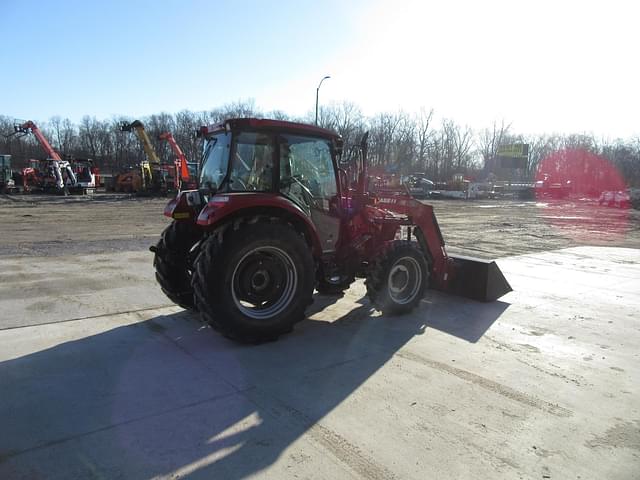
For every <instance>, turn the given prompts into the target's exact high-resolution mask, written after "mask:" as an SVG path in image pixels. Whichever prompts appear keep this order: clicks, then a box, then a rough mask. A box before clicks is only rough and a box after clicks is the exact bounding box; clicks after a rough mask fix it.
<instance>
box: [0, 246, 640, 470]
mask: <svg viewBox="0 0 640 480" xmlns="http://www.w3.org/2000/svg"><path fill="white" fill-rule="evenodd" d="M126 256H127V258H126V259H124V260H120V262H119V263H121V264H122V266H123V267H125V268H127V266H131V265H134V266H135V268H133V269H130V268H127V269H126V272H127V273H123V272H124V270H123V269H122V268H120V269H117V268H104V267H106V266H109V267H112V266H113V265H112V264H111V263H109V262H106V260H107V259H101V257H99V256H87V257H77V258H71V257H53V258H48V259H46V261H42V259H38V258H21V259H19V260H18V259H11V258H8V259H7V258H5V259H0V267H1V268H0V271H1V272H3V273H2V274H0V311H1V312H2V314H1V317H0V321H1V324H2V326H3V327H2V328H5V330H3V331H0V345H2V347H1V348H0V392H2V393H1V395H0V432H1V434H0V478H3V479H4V478H7V479H12V478H30V479H31V478H47V479H50V478H60V479H63V478H64V479H68V478H127V479H129V478H179V477H184V476H187V477H189V478H224V479H233V478H249V477H256V478H273V479H276V478H277V479H280V478H318V479H325V478H367V479H369V478H371V479H387V478H415V479H424V478H435V479H439V478H442V479H449V478H489V477H490V478H493V479H496V478H504V479H512V478H527V479H529V478H531V479H541V478H562V479H566V478H581V479H587V478H599V479H602V478H607V479H631V478H637V472H638V471H640V411H639V410H640V401H639V399H640V397H639V392H638V386H639V385H640V373H639V372H640V369H639V368H638V367H639V366H640V323H639V322H638V320H639V319H638V313H637V312H638V311H640V308H639V307H640V288H639V287H638V285H640V250H635V249H615V248H602V247H600V248H595V247H593V248H592V247H578V248H570V249H566V250H561V251H554V252H547V253H541V254H533V255H524V256H520V257H512V258H506V259H503V260H501V261H500V262H499V265H500V267H501V268H502V269H503V271H504V273H505V275H506V276H507V278H508V280H509V281H510V283H511V285H512V286H513V288H514V290H515V291H514V292H512V293H510V294H508V295H507V296H505V297H503V298H502V299H501V301H499V302H493V303H489V304H479V303H476V302H472V301H467V300H464V299H459V298H455V297H450V296H447V295H444V294H439V293H437V292H432V293H430V294H429V296H428V298H427V299H425V301H424V302H423V305H422V307H421V308H420V309H419V310H418V311H417V312H416V313H414V314H412V315H409V316H405V317H397V318H389V317H382V316H380V315H379V314H378V313H377V312H373V311H371V309H370V308H369V304H368V302H367V301H366V300H365V299H364V298H363V295H364V286H363V285H362V283H358V284H356V285H354V287H353V288H352V289H350V291H349V292H348V294H347V295H346V296H345V297H344V298H342V299H340V300H339V301H337V302H336V301H335V298H331V297H320V296H317V297H316V302H315V303H314V305H313V306H312V312H310V313H311V314H312V315H311V318H310V319H309V320H307V321H304V322H302V323H301V324H300V325H299V326H298V327H297V328H296V329H295V331H294V332H293V334H291V335H288V336H286V337H283V338H282V339H281V340H280V341H278V342H275V343H270V344H265V345H261V346H251V347H249V346H239V345H236V344H234V343H232V342H229V341H227V340H225V339H223V338H221V337H220V336H219V335H217V334H216V333H215V332H212V331H211V330H210V329H209V328H207V327H205V326H203V325H202V324H201V323H200V322H199V320H198V319H197V318H194V317H193V316H192V315H190V314H188V313H186V312H184V311H182V310H181V309H180V308H177V307H173V306H171V307H166V306H164V305H167V304H168V301H167V300H166V299H165V298H164V297H163V296H162V295H161V294H160V293H159V289H158V288H157V287H156V285H155V284H154V281H153V275H152V270H151V267H150V254H148V253H146V252H139V253H137V252H129V253H126ZM100 260H105V262H106V263H105V262H103V261H100ZM87 264H91V265H94V266H95V270H92V272H91V274H90V275H88V276H86V277H85V275H84V273H83V272H86V270H85V269H84V267H83V265H84V266H86V265H87ZM14 267H19V268H20V269H21V270H19V271H18V272H14V271H13V268H14ZM62 272H67V273H70V275H62ZM19 273H22V276H21V275H20V274H19ZM67 278H71V280H69V282H70V283H66V282H67ZM85 278H86V281H84V282H83V281H82V279H85ZM70 287H72V288H70ZM61 298H62V299H63V301H60V299H61ZM34 304H37V305H40V307H34V306H33V305H34ZM45 307H46V308H45ZM113 312H119V313H113Z"/></svg>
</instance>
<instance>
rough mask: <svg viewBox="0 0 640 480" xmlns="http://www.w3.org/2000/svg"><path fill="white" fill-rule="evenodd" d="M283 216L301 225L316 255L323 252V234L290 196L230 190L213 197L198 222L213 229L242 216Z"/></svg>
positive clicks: (298, 225)
mask: <svg viewBox="0 0 640 480" xmlns="http://www.w3.org/2000/svg"><path fill="white" fill-rule="evenodd" d="M255 215H267V216H274V217H283V218H285V219H286V220H287V221H289V222H291V223H293V224H294V225H296V226H297V227H298V228H300V229H301V230H302V231H303V233H304V234H305V238H306V239H307V242H308V243H309V244H310V246H311V248H312V250H313V254H314V256H319V255H320V254H321V253H322V246H321V243H320V236H319V235H318V232H317V230H316V227H315V225H314V224H313V222H312V221H311V219H310V218H309V217H308V216H307V215H306V214H305V213H304V211H303V210H302V209H301V208H300V207H298V206H297V205H296V204H295V203H293V202H292V201H291V200H289V199H288V198H286V197H284V196H281V195H274V194H270V193H253V192H251V193H248V192H241V193H240V192H238V193H227V194H219V195H215V196H213V197H212V198H211V199H210V200H209V202H208V203H207V204H206V205H205V206H204V208H203V209H202V210H201V211H200V214H199V215H198V219H197V224H198V225H199V226H200V227H202V228H204V229H206V230H208V231H210V230H214V229H216V228H218V227H220V226H221V225H222V224H223V223H227V222H228V221H230V220H234V219H236V218H239V217H250V216H255Z"/></svg>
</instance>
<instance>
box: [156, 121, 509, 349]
mask: <svg viewBox="0 0 640 480" xmlns="http://www.w3.org/2000/svg"><path fill="white" fill-rule="evenodd" d="M199 134H200V135H201V136H202V137H203V138H204V155H203V159H202V162H201V164H200V175H199V184H198V189H196V190H187V191H181V192H179V193H178V195H177V196H176V198H175V199H173V200H172V201H170V202H169V204H168V205H167V206H166V208H165V215H166V216H168V217H170V218H172V219H173V222H172V223H171V224H170V225H169V226H168V227H167V228H166V229H165V231H164V232H163V233H162V236H161V239H160V240H159V242H158V243H157V244H156V245H155V246H153V247H152V248H151V250H152V251H153V252H154V254H155V255H154V266H155V269H156V278H157V280H158V282H159V284H160V286H161V288H162V290H163V291H164V292H165V294H166V295H167V296H168V297H169V298H170V299H171V300H172V301H174V302H175V303H177V304H178V305H181V306H182V307H184V308H187V309H190V310H193V311H198V312H199V313H200V315H201V316H202V318H203V320H205V321H206V322H208V323H209V324H210V325H211V326H212V327H213V328H215V329H217V330H218V331H219V332H221V333H222V334H223V335H225V336H227V337H230V338H232V339H235V340H238V341H241V342H250V343H259V342H263V341H267V340H273V339H275V338H277V337H278V336H279V335H281V334H284V333H287V332H289V331H291V330H292V329H293V327H294V326H295V324H296V323H297V322H298V321H300V320H302V319H303V318H304V316H305V310H306V308H307V306H308V305H309V304H310V303H311V302H312V294H313V291H314V289H315V290H317V291H318V292H319V293H321V294H322V293H328V294H340V293H341V292H343V291H344V290H346V289H347V288H349V286H350V285H351V283H352V282H353V281H354V280H355V279H356V278H364V279H365V284H366V288H367V294H368V297H369V299H370V300H371V302H372V305H373V306H374V307H375V308H377V309H379V310H381V311H382V312H383V313H384V314H391V315H398V314H404V313H408V312H410V311H412V310H414V309H415V308H416V307H417V306H418V305H419V304H420V302H421V300H422V298H423V297H424V295H425V292H426V290H427V289H428V288H434V289H438V290H441V291H444V292H448V293H453V294H457V295H464V296H467V297H470V298H473V299H475V300H479V301H492V300H495V299H497V298H499V297H500V296H502V295H504V294H505V293H507V292H509V291H510V290H511V288H510V286H509V284H508V282H507V281H506V280H505V278H504V276H503V275H502V273H501V272H500V269H499V268H498V267H497V265H496V264H495V263H494V262H485V261H482V260H478V259H472V258H466V257H453V256H449V255H448V254H447V252H446V250H445V244H444V240H443V237H442V233H441V232H440V228H439V226H438V223H437V220H436V218H435V215H434V213H433V208H432V207H431V206H429V205H425V204H422V203H421V202H418V201H417V200H415V199H414V198H413V197H411V195H410V194H409V193H408V192H407V191H406V190H405V191H402V190H401V189H384V188H379V185H378V186H377V185H376V184H375V182H372V181H371V179H370V176H369V174H368V172H367V155H366V153H367V149H366V135H365V137H364V138H363V140H362V142H361V143H360V145H356V146H351V147H349V148H346V147H345V146H344V145H343V141H342V139H341V138H340V136H339V135H337V134H336V133H335V132H332V131H330V130H326V129H323V128H319V127H316V126H313V125H305V124H299V123H293V122H284V121H276V120H266V119H254V118H248V119H247V118H243V119H230V120H226V121H225V122H223V123H221V124H217V125H211V126H207V127H202V128H201V129H200V131H199Z"/></svg>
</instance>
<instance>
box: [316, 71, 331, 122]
mask: <svg viewBox="0 0 640 480" xmlns="http://www.w3.org/2000/svg"><path fill="white" fill-rule="evenodd" d="M327 78H331V77H330V76H329V75H326V76H324V77H323V78H322V80H320V83H319V84H318V88H316V125H318V95H319V93H320V87H321V86H322V82H324V81H325V80H326V79H327Z"/></svg>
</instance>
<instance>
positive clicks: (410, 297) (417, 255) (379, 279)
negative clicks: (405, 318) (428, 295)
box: [365, 240, 429, 315]
mask: <svg viewBox="0 0 640 480" xmlns="http://www.w3.org/2000/svg"><path fill="white" fill-rule="evenodd" d="M428 282H429V267H428V265H427V260H426V258H425V255H424V253H423V252H422V250H420V248H419V247H418V246H417V244H416V243H414V242H409V241H404V240H396V241H394V242H393V244H392V246H391V248H389V250H388V251H387V252H386V253H385V254H384V255H383V256H382V257H381V258H379V259H378V260H376V261H375V262H374V264H373V265H372V267H371V270H370V271H369V274H368V275H367V279H366V282H365V283H366V286H367V295H368V296H369V299H370V300H371V302H372V303H373V305H374V306H375V307H376V308H377V309H378V310H380V311H381V312H382V313H383V314H391V315H400V314H404V313H409V312H410V311H411V310H413V309H414V308H416V307H417V306H418V304H419V303H420V300H422V297H423V296H424V293H425V291H426V289H427V287H428Z"/></svg>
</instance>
